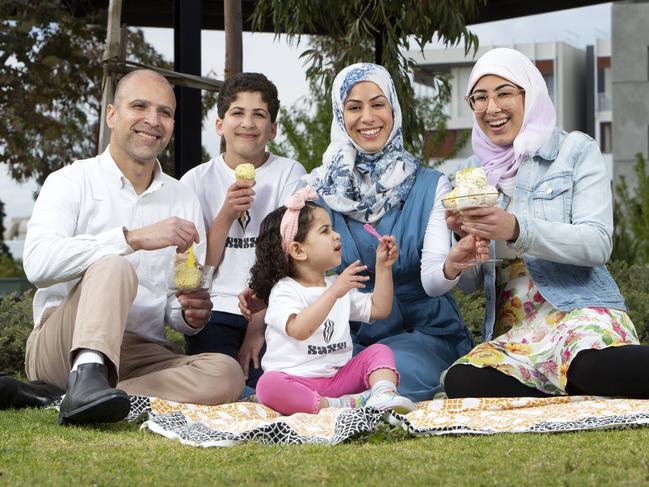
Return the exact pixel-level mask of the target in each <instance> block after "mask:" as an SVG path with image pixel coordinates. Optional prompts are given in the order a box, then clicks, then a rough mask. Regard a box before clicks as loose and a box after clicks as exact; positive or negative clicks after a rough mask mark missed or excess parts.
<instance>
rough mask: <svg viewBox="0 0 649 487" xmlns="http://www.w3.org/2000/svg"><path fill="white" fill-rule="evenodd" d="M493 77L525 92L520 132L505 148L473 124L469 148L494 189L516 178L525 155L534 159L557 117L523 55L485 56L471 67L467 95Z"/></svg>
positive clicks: (506, 52) (508, 51)
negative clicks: (487, 76)
mask: <svg viewBox="0 0 649 487" xmlns="http://www.w3.org/2000/svg"><path fill="white" fill-rule="evenodd" d="M488 74H493V75H496V76H500V77H501V78H504V79H506V80H508V81H511V82H512V83H514V84H515V85H517V86H520V87H521V88H523V89H524V90H525V113H524V117H523V124H522V126H521V130H520V132H519V133H518V135H517V136H516V138H515V139H514V143H513V144H512V145H508V146H504V147H503V146H499V145H496V144H494V143H492V142H491V141H490V140H489V137H487V135H486V134H485V133H484V132H483V131H482V129H481V128H480V126H479V125H478V122H477V121H476V120H475V116H474V120H473V131H472V135H471V145H472V146H473V153H474V154H475V155H476V157H477V158H478V160H479V161H480V165H481V166H482V167H483V168H484V170H485V172H486V173H487V181H488V182H489V184H491V185H493V186H497V185H499V184H500V181H504V180H507V179H511V178H514V177H516V172H517V171H518V166H519V165H520V163H521V161H522V160H523V158H524V157H525V156H526V155H533V154H535V153H536V151H538V150H539V149H540V148H541V147H542V146H543V145H544V144H545V143H546V142H547V141H548V140H550V136H551V135H552V131H553V130H554V127H555V125H556V122H557V114H556V111H555V109H554V105H553V104H552V100H550V95H548V88H547V86H546V84H545V80H544V79H543V76H542V75H541V73H540V71H539V70H538V69H537V68H536V66H534V64H532V61H530V60H529V59H528V58H527V57H526V56H525V55H523V54H521V53H520V52H518V51H515V50H514V49H507V48H497V49H492V50H491V51H488V52H486V53H485V54H483V55H482V57H480V59H478V62H477V63H476V64H475V66H473V70H472V71H471V76H470V77H469V86H468V89H467V92H466V94H467V95H470V94H471V91H473V87H474V86H475V84H476V83H477V82H478V80H479V79H480V78H482V77H483V76H485V75H488Z"/></svg>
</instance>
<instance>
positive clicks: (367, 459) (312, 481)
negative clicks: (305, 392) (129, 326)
mask: <svg viewBox="0 0 649 487" xmlns="http://www.w3.org/2000/svg"><path fill="white" fill-rule="evenodd" d="M648 452H649V428H635V429H625V430H613V431H595V432H581V433H562V434H552V435H550V434H516V435H513V434H510V435H504V434H501V435H495V436H458V437H453V436H442V437H429V438H407V437H405V436H404V435H400V434H394V433H391V434H387V435H386V434H384V433H383V434H382V433H379V434H377V435H375V436H373V437H370V438H364V439H361V440H355V441H351V442H349V443H346V444H342V445H338V446H333V447H331V446H310V445H309V446H264V445H259V444H254V443H248V444H242V445H239V446H235V447H233V448H209V449H200V448H192V447H187V446H182V445H180V444H179V443H177V442H173V441H170V440H167V439H165V438H163V437H161V436H158V435H155V434H153V433H149V432H142V431H139V429H138V425H135V424H127V423H120V424H115V425H107V426H99V427H60V426H58V425H57V424H56V413H55V412H54V411H52V410H28V411H0V485H196V484H208V485H215V484H228V485H233V484H250V485H256V484H259V485H261V484H264V485H298V484H305V485H307V484H308V485H366V484H367V485H380V486H384V485H385V486H390V487H405V486H409V485H580V486H581V485H612V484H616V485H620V484H625V485H639V484H645V485H646V484H649V453H648Z"/></svg>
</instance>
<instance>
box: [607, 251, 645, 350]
mask: <svg viewBox="0 0 649 487" xmlns="http://www.w3.org/2000/svg"><path fill="white" fill-rule="evenodd" d="M608 270H609V271H610V273H611V275H612V276H613V279H615V282H616V283H617V285H618V287H619V288H620V292H621V293H622V296H624V300H625V301H626V306H627V308H628V310H629V316H630V317H631V320H632V321H633V324H634V325H635V328H636V330H637V332H638V338H640V342H641V343H642V344H644V345H649V267H647V265H646V264H628V263H627V262H625V261H612V262H609V264H608Z"/></svg>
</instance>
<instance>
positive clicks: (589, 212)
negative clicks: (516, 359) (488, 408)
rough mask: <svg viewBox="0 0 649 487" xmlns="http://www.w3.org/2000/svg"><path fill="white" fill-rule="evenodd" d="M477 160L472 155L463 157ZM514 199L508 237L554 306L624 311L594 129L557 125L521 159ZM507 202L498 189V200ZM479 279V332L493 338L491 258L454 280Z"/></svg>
mask: <svg viewBox="0 0 649 487" xmlns="http://www.w3.org/2000/svg"><path fill="white" fill-rule="evenodd" d="M478 166H479V162H478V160H477V159H476V158H475V156H474V157H471V158H470V159H468V160H467V161H465V162H464V163H463V164H461V165H460V167H478ZM513 199H514V202H515V205H514V214H515V215H516V219H517V220H518V225H519V228H520V234H519V236H518V239H517V240H516V241H515V242H513V243H510V244H509V245H510V247H511V248H512V249H514V250H516V251H517V252H519V253H521V254H522V255H523V259H524V261H525V265H526V266H527V269H528V271H529V273H530V276H531V277H532V280H533V281H534V283H535V284H536V286H537V287H538V289H539V291H540V293H541V295H543V297H544V298H545V299H546V300H547V301H548V302H549V303H550V304H552V306H553V307H554V308H556V309H558V310H560V311H564V312H567V311H571V310H574V309H579V308H586V307H590V306H598V307H606V308H615V309H621V310H625V311H626V306H625V304H624V298H622V295H621V294H620V291H619V289H618V287H617V285H616V284H615V281H614V280H613V278H612V277H611V275H610V274H609V272H608V271H607V270H606V267H605V263H606V261H607V260H608V258H609V257H610V255H611V250H612V248H613V202H612V195H611V185H610V181H609V178H608V175H607V172H606V165H605V162H604V159H603V158H602V155H601V153H600V151H599V147H598V146H597V143H596V142H595V141H594V140H593V139H592V138H591V137H589V136H587V135H585V134H582V133H581V132H571V133H566V132H564V131H563V130H560V129H558V128H555V129H554V132H553V133H552V137H551V138H550V140H549V141H548V142H547V143H546V144H545V145H544V146H543V147H541V148H540V149H539V150H538V151H537V153H536V154H535V155H534V156H532V157H526V158H525V159H524V160H523V161H522V162H521V165H520V167H519V169H518V173H517V175H516V188H515V190H514V196H513ZM508 202H509V200H508V198H507V196H505V195H503V198H502V199H501V201H500V205H501V206H503V207H504V206H506V205H507V204H508ZM493 252H494V243H493V242H491V253H492V255H493ZM481 281H482V284H483V286H484V290H485V297H486V300H487V305H486V308H487V309H486V313H485V320H484V323H483V326H482V338H483V340H490V339H491V335H492V333H493V327H494V320H495V315H496V272H495V264H493V263H489V264H483V265H482V266H480V268H476V269H473V270H471V271H467V272H464V273H463V274H462V277H461V278H460V283H459V287H460V288H461V289H462V290H463V291H467V292H471V291H474V290H476V289H477V288H478V287H479V285H480V282H481Z"/></svg>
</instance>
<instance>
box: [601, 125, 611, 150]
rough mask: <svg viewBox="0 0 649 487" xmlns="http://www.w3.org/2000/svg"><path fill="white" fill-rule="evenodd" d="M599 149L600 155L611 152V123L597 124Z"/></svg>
mask: <svg viewBox="0 0 649 487" xmlns="http://www.w3.org/2000/svg"><path fill="white" fill-rule="evenodd" d="M599 149H600V150H601V151H602V154H610V153H611V152H613V139H612V134H611V122H602V123H600V124H599Z"/></svg>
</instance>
